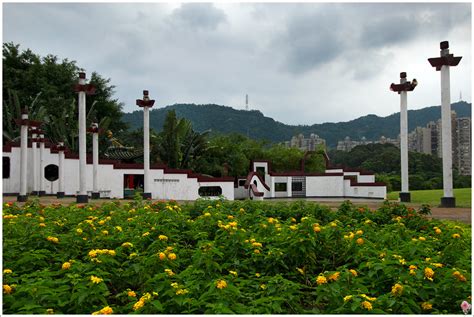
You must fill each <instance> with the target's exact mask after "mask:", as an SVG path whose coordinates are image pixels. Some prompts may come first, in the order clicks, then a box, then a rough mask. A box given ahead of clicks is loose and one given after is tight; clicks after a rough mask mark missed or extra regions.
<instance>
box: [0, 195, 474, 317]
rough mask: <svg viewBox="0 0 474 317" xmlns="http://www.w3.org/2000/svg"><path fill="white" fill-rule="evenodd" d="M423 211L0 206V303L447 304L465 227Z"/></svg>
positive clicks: (83, 310) (401, 310)
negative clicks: (0, 223)
mask: <svg viewBox="0 0 474 317" xmlns="http://www.w3.org/2000/svg"><path fill="white" fill-rule="evenodd" d="M426 210H427V209H426V208H424V209H422V210H420V211H419V212H417V211H416V210H414V209H412V208H407V207H406V206H404V205H401V204H395V203H389V202H386V203H385V204H384V205H383V206H382V207H381V208H379V209H378V210H370V209H368V208H364V207H356V206H354V205H353V204H351V203H350V202H344V203H343V204H342V205H341V206H340V207H339V208H338V210H337V211H335V212H334V211H331V209H330V208H328V207H325V206H321V205H318V204H314V203H310V202H305V201H298V202H294V203H266V202H251V201H235V202H229V201H225V200H222V199H221V200H214V201H211V200H198V201H196V202H194V203H188V204H183V205H178V204H177V203H176V202H173V201H168V202H165V201H156V202H150V201H143V200H142V199H140V198H139V197H137V199H136V200H135V201H134V202H132V203H120V202H109V203H104V204H103V205H101V206H93V205H75V204H73V205H71V206H62V205H50V206H44V205H41V204H39V203H37V202H34V203H31V204H27V205H25V206H24V207H22V208H20V207H19V206H17V205H16V204H5V206H4V209H3V265H4V274H3V283H4V286H3V290H4V294H3V312H4V313H5V314H46V313H57V314H90V313H93V312H96V313H100V314H105V313H111V312H113V313H116V314H129V313H140V314H182V313H183V314H184V313H185V314H227V313H238V314H243V313H246V314H279V313H285V314H310V313H318V314H332V313H338V314H354V313H355V314H364V313H369V312H371V313H379V314H382V313H389V314H414V313H416V314H418V313H436V314H439V313H442V314H447V313H450V314H454V313H460V308H459V305H460V303H461V302H462V301H464V300H468V296H470V291H471V273H470V272H471V253H470V250H471V230H470V227H469V226H466V225H461V224H453V223H449V222H441V221H438V220H429V219H427V218H425V217H424V216H423V215H422V214H423V213H426Z"/></svg>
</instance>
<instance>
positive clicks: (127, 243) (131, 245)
mask: <svg viewBox="0 0 474 317" xmlns="http://www.w3.org/2000/svg"><path fill="white" fill-rule="evenodd" d="M122 247H124V248H133V243H130V242H124V243H122Z"/></svg>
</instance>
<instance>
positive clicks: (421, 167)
mask: <svg viewBox="0 0 474 317" xmlns="http://www.w3.org/2000/svg"><path fill="white" fill-rule="evenodd" d="M328 154H329V157H330V159H331V163H332V164H334V165H343V166H347V167H351V168H362V169H365V170H369V171H372V172H374V173H376V174H377V176H376V177H377V181H382V182H385V183H386V184H387V190H388V191H392V190H400V188H401V180H400V149H399V148H397V147H396V146H394V145H392V144H367V145H359V146H356V147H355V148H353V149H352V150H351V151H350V152H343V151H337V150H332V151H329V152H328ZM442 171H443V168H442V161H441V159H440V158H439V157H437V156H435V155H429V154H424V153H418V152H408V175H409V184H410V189H413V190H417V189H437V188H442V187H443V174H442ZM453 176H454V187H456V188H464V187H470V186H471V185H470V177H469V176H462V175H459V173H458V172H457V171H456V170H454V173H453Z"/></svg>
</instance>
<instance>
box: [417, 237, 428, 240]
mask: <svg viewBox="0 0 474 317" xmlns="http://www.w3.org/2000/svg"><path fill="white" fill-rule="evenodd" d="M418 240H420V241H426V238H425V237H418Z"/></svg>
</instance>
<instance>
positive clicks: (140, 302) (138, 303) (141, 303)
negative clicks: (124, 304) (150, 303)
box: [133, 300, 145, 310]
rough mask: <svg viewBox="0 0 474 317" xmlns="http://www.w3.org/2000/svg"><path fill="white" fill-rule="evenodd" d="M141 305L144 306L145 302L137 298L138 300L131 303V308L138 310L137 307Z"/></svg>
mask: <svg viewBox="0 0 474 317" xmlns="http://www.w3.org/2000/svg"><path fill="white" fill-rule="evenodd" d="M143 306H145V302H144V301H142V300H139V301H138V302H136V303H135V304H134V305H133V310H139V309H140V308H142V307H143Z"/></svg>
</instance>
